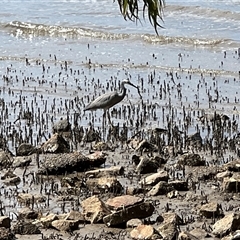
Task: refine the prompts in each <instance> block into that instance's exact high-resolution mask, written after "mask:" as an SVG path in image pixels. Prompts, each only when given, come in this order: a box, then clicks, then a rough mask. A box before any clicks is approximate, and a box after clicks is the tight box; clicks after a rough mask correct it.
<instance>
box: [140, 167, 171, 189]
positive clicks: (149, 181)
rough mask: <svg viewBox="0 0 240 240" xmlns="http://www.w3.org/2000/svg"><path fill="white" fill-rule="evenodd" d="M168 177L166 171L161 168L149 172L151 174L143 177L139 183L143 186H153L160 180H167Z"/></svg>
mask: <svg viewBox="0 0 240 240" xmlns="http://www.w3.org/2000/svg"><path fill="white" fill-rule="evenodd" d="M168 178H169V176H168V173H167V171H164V170H162V171H159V172H157V173H154V174H151V175H149V176H147V177H145V178H143V179H142V180H141V181H140V182H139V183H140V184H141V185H143V186H145V185H151V186H154V185H156V184H157V183H158V182H160V181H165V182H167V181H168Z"/></svg>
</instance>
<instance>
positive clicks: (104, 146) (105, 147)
mask: <svg viewBox="0 0 240 240" xmlns="http://www.w3.org/2000/svg"><path fill="white" fill-rule="evenodd" d="M93 150H94V151H109V150H111V148H110V147H109V146H108V144H107V143H105V142H98V143H96V144H95V145H94V146H93Z"/></svg>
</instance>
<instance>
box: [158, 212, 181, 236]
mask: <svg viewBox="0 0 240 240" xmlns="http://www.w3.org/2000/svg"><path fill="white" fill-rule="evenodd" d="M162 217H163V219H164V221H163V222H162V224H161V225H160V226H159V227H158V228H157V230H158V232H159V233H160V235H161V236H162V237H163V239H169V240H172V239H176V237H177V234H178V226H179V225H181V224H183V220H182V219H181V218H180V217H179V216H178V215H177V214H176V213H171V212H167V213H163V214H162Z"/></svg>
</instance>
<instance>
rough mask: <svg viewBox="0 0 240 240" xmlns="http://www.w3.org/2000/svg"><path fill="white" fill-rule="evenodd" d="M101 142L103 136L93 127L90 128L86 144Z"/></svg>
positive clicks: (87, 132)
mask: <svg viewBox="0 0 240 240" xmlns="http://www.w3.org/2000/svg"><path fill="white" fill-rule="evenodd" d="M100 140H101V134H100V133H99V132H97V131H96V130H95V129H94V128H93V127H90V128H89V129H88V130H87V131H86V134H85V136H84V138H83V141H84V142H94V141H97V142H99V141H100Z"/></svg>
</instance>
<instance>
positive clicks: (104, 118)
mask: <svg viewBox="0 0 240 240" xmlns="http://www.w3.org/2000/svg"><path fill="white" fill-rule="evenodd" d="M105 123H106V110H105V109H104V112H103V122H102V124H103V128H104V126H105V125H106V124H105Z"/></svg>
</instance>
